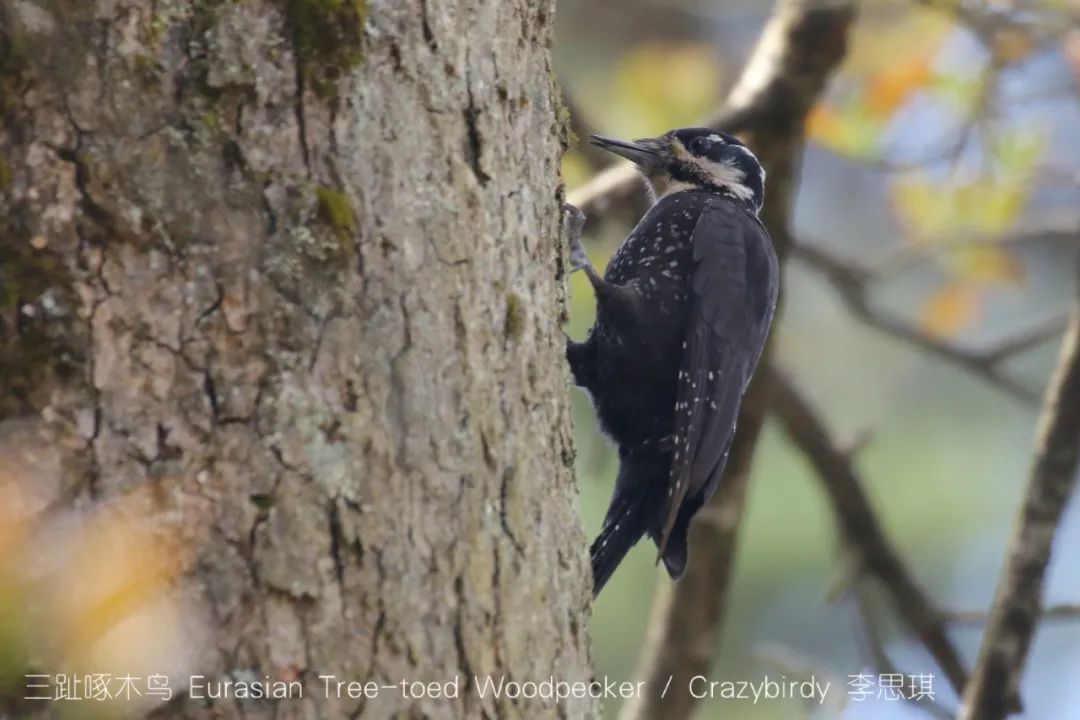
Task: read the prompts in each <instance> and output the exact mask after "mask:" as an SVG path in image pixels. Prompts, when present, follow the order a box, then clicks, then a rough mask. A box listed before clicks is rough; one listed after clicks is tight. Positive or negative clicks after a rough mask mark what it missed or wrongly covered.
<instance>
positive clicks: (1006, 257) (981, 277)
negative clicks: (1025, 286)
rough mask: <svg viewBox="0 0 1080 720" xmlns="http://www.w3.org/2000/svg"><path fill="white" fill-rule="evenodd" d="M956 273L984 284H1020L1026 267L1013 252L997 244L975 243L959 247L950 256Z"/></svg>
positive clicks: (972, 281) (958, 275) (964, 278)
mask: <svg viewBox="0 0 1080 720" xmlns="http://www.w3.org/2000/svg"><path fill="white" fill-rule="evenodd" d="M949 265H950V266H951V268H952V269H953V271H954V273H955V275H956V276H957V277H958V278H960V279H963V280H966V281H968V282H971V283H981V284H983V285H1000V284H1010V285H1020V284H1021V283H1022V282H1023V281H1024V267H1023V265H1022V264H1021V263H1020V261H1019V260H1018V259H1017V258H1016V256H1014V255H1013V254H1012V253H1009V252H1007V251H1006V250H1005V249H1004V248H1002V247H999V246H997V245H990V244H985V245H975V246H969V247H964V248H960V249H958V250H957V251H956V252H954V253H951V254H950V256H949Z"/></svg>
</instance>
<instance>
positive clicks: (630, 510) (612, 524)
mask: <svg viewBox="0 0 1080 720" xmlns="http://www.w3.org/2000/svg"><path fill="white" fill-rule="evenodd" d="M645 513H646V510H645V507H644V503H642V502H640V501H639V499H638V498H629V499H626V500H624V501H623V502H620V503H619V505H618V507H614V508H611V510H609V511H608V514H607V518H606V519H605V520H604V528H603V529H602V530H601V531H600V534H599V535H598V536H597V537H596V540H594V541H593V544H592V547H591V548H589V555H590V556H591V557H592V571H593V597H594V598H595V597H596V596H597V595H599V594H600V591H601V590H603V589H604V585H605V584H607V581H608V579H609V578H611V574H612V573H614V572H615V568H617V567H618V566H619V563H621V562H622V559H623V558H624V557H626V553H628V552H630V548H632V547H634V545H636V544H637V542H638V540H640V539H641V536H642V535H644V534H645V527H646V522H645Z"/></svg>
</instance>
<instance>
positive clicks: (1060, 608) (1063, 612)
mask: <svg viewBox="0 0 1080 720" xmlns="http://www.w3.org/2000/svg"><path fill="white" fill-rule="evenodd" d="M1039 617H1040V618H1042V619H1043V620H1080V604H1070V603H1063V604H1061V605H1051V606H1050V607H1048V608H1046V609H1044V610H1042V611H1041V612H1040V613H1039ZM989 618H990V611H989V610H946V611H945V619H946V620H947V621H948V622H951V623H958V624H961V625H979V624H981V623H984V622H986V621H987V620H988V619H989Z"/></svg>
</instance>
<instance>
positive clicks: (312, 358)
mask: <svg viewBox="0 0 1080 720" xmlns="http://www.w3.org/2000/svg"><path fill="white" fill-rule="evenodd" d="M553 5H554V3H553V2H552V1H551V0H543V1H541V2H534V1H533V0H513V1H512V2H501V3H490V2H481V1H480V0H459V1H458V2H452V1H451V0H411V1H410V2H382V1H376V0H371V2H370V3H368V2H366V0H263V1H262V2H254V1H253V2H226V1H224V0H157V1H156V2H155V1H151V0H111V1H104V0H103V1H100V2H96V3H82V2H70V1H69V0H0V114H2V120H3V122H2V130H0V239H2V243H0V283H2V288H0V290H2V292H0V302H2V306H0V418H4V419H9V421H10V419H13V418H21V420H20V422H26V418H33V419H35V422H38V419H40V421H39V422H40V425H41V427H42V428H44V430H45V431H46V432H47V437H48V439H49V443H50V446H51V448H52V450H53V451H54V452H55V453H57V454H58V458H59V462H60V466H61V467H62V468H63V472H62V475H61V478H60V484H59V487H58V488H57V489H56V492H55V493H54V496H53V497H52V501H53V504H54V505H55V504H59V505H61V506H62V507H63V508H66V509H68V510H72V509H78V510H79V511H80V512H92V511H93V510H94V509H95V508H98V507H101V506H103V505H105V504H108V503H110V502H114V501H115V500H116V499H117V498H121V497H124V498H136V499H135V500H133V501H132V502H131V504H129V506H128V507H129V511H130V512H131V514H133V515H134V516H135V518H136V520H137V521H139V522H142V523H144V524H147V525H152V526H154V527H155V529H156V530H157V531H159V532H162V533H164V534H167V535H168V536H169V537H170V538H172V539H173V540H178V541H179V542H178V546H179V547H180V553H179V555H180V556H181V557H183V558H184V560H185V564H184V568H185V570H184V572H183V573H181V575H180V577H179V578H178V579H177V580H176V582H175V583H174V584H173V585H172V590H171V592H172V593H173V594H174V595H175V597H176V598H178V599H179V601H180V602H181V607H182V608H183V610H184V615H185V621H184V622H185V625H184V627H185V628H186V630H185V632H187V633H188V641H187V650H188V652H189V653H190V654H191V655H192V657H191V660H190V664H189V666H188V668H187V670H186V671H185V676H184V677H183V678H177V677H173V678H172V687H173V689H174V692H177V691H178V693H177V696H175V697H174V699H173V700H172V702H170V703H168V704H165V705H161V706H159V707H155V708H153V709H154V710H155V712H156V713H157V714H159V715H161V716H177V717H179V716H186V717H211V716H220V714H221V713H224V714H225V715H227V716H228V715H232V714H234V713H239V712H241V711H243V712H244V713H246V716H247V717H269V716H271V715H272V714H273V715H274V716H275V717H333V718H337V717H346V716H347V715H348V714H350V713H353V714H356V713H359V712H361V711H362V712H363V716H364V717H365V718H383V717H391V716H395V717H397V716H402V717H404V716H409V717H412V716H421V715H422V716H424V717H431V718H450V717H480V716H488V717H547V716H550V715H552V714H554V713H555V711H553V710H552V704H551V703H549V702H548V701H546V700H543V699H535V700H526V699H517V700H513V701H511V700H509V699H506V698H503V699H501V700H498V699H493V698H492V697H491V696H490V694H489V696H488V697H487V698H486V699H481V698H480V697H479V696H478V694H477V693H476V692H475V690H474V689H473V680H472V678H473V676H478V677H480V678H481V679H482V678H484V677H485V676H488V675H494V676H495V679H496V680H498V677H499V676H500V675H502V674H505V675H506V677H507V678H508V679H514V680H519V681H526V680H541V679H546V678H547V677H548V676H550V675H552V674H554V675H555V677H556V679H566V680H584V679H588V677H589V675H590V669H589V660H588V650H587V646H588V643H587V637H586V629H585V627H586V623H585V619H586V613H587V607H588V585H589V583H588V571H587V570H586V563H585V547H586V542H585V539H584V537H583V535H582V531H581V528H580V523H579V520H578V514H577V509H576V503H577V493H576V487H575V484H574V482H573V473H572V456H573V450H572V445H571V438H570V434H569V418H568V403H567V391H566V372H565V370H564V365H563V362H562V359H561V336H560V334H559V327H560V322H561V320H562V316H563V313H564V308H563V289H562V278H561V276H562V269H563V266H562V260H561V258H562V251H561V249H560V244H561V243H560V240H559V231H560V211H559V196H560V194H561V188H560V185H559V179H558V164H557V163H558V159H559V154H560V152H561V149H562V143H563V131H562V129H561V125H560V124H559V122H557V120H556V118H557V116H558V112H557V111H558V106H559V101H558V99H557V93H556V91H555V90H554V88H553V83H552V74H551V64H550V58H549V52H548V51H549V46H550V43H551V33H552V23H553V11H554V8H553ZM131 508H134V510H131ZM73 591H75V592H77V591H78V588H73ZM195 673H197V674H201V675H205V676H206V677H207V678H210V679H215V678H216V679H222V678H232V679H237V678H242V677H256V678H263V677H264V676H269V677H270V678H272V679H275V680H279V679H286V680H288V679H297V680H298V681H299V682H301V683H302V686H303V698H302V699H298V698H295V697H294V698H292V699H289V700H282V701H280V702H277V703H271V702H267V701H258V702H243V701H236V700H235V699H233V700H229V701H212V700H203V699H199V700H195V699H192V698H191V697H190V696H189V695H187V694H186V693H184V692H183V691H184V690H185V689H186V687H187V677H186V675H187V674H195ZM329 674H333V675H335V676H337V677H338V678H340V679H342V680H356V681H361V682H363V681H368V680H374V681H377V682H378V683H380V684H383V683H399V682H400V681H401V680H402V679H405V680H408V681H413V680H420V681H425V682H427V681H438V682H441V683H445V682H447V681H450V680H453V679H454V678H455V676H458V677H459V679H460V683H461V685H460V693H459V696H458V698H456V699H441V700H435V699H431V698H427V699H410V698H407V697H403V696H402V693H401V691H400V688H399V689H397V690H394V691H390V690H385V689H383V690H382V691H381V692H380V693H379V696H378V697H377V698H374V699H350V698H348V697H342V698H337V697H334V696H333V695H334V693H331V697H329V698H327V697H325V695H326V693H325V692H324V690H325V688H324V682H323V681H322V680H320V679H319V675H329ZM594 713H595V703H593V702H592V701H590V700H588V699H578V700H575V699H570V700H566V701H563V702H561V703H559V707H558V711H557V714H558V715H559V716H560V717H574V718H577V717H591V716H593V715H594Z"/></svg>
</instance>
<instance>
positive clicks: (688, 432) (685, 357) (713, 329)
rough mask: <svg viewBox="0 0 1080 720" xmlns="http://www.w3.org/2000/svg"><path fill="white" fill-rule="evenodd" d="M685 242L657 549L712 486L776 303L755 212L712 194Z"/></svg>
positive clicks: (772, 267) (764, 236) (767, 244)
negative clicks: (684, 291) (688, 249)
mask: <svg viewBox="0 0 1080 720" xmlns="http://www.w3.org/2000/svg"><path fill="white" fill-rule="evenodd" d="M691 242H692V243H693V257H694V269H693V271H692V275H691V281H690V287H691V291H692V295H691V298H690V317H689V321H688V323H687V329H686V336H685V340H684V342H683V353H682V362H681V366H680V370H679V377H678V393H677V400H676V405H675V431H674V436H673V441H674V450H673V455H672V463H671V475H670V478H669V483H668V498H667V502H666V508H665V518H666V519H665V523H664V527H663V531H662V533H661V536H660V542H659V547H660V554H661V555H663V554H664V551H665V549H666V546H667V541H668V538H669V536H670V534H671V531H672V528H673V527H674V525H675V521H676V519H677V517H678V515H679V511H680V509H681V508H682V507H683V504H684V502H686V501H687V499H688V498H693V499H694V500H695V501H698V502H699V505H700V504H701V503H704V502H705V501H706V500H708V498H709V496H711V495H712V493H713V492H714V491H715V489H716V485H717V483H718V482H719V479H720V475H721V474H722V472H723V467H724V463H725V461H726V459H727V453H728V450H729V449H730V446H731V440H732V437H733V436H734V434H735V421H736V419H737V417H738V413H739V406H740V404H741V402H742V396H743V393H744V392H745V391H746V386H747V385H748V384H749V382H750V377H751V375H752V374H753V372H754V368H755V367H756V365H757V361H758V359H759V358H760V356H761V351H762V349H763V348H764V346H765V340H766V339H767V337H768V333H769V326H770V325H771V323H772V317H773V313H774V311H775V308H776V292H777V286H778V274H779V271H778V268H777V262H776V255H775V253H774V252H773V249H772V242H771V240H770V239H769V236H768V233H767V232H766V231H765V228H764V227H763V226H762V225H761V223H760V221H759V220H758V219H757V218H756V217H754V216H752V215H750V214H748V213H747V212H746V211H745V210H743V209H741V208H739V207H738V206H737V205H735V204H734V203H732V202H730V201H727V200H724V199H721V198H718V199H716V200H714V201H711V202H710V203H708V204H707V205H706V206H705V208H704V209H703V210H702V213H701V216H700V217H699V218H698V222H697V224H696V226H695V228H694V232H693V235H692V237H691Z"/></svg>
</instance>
